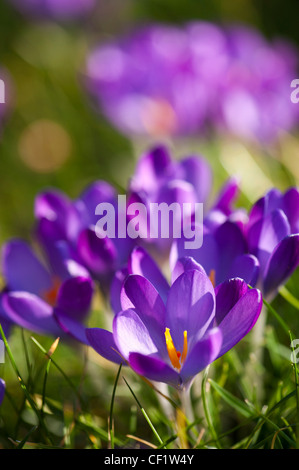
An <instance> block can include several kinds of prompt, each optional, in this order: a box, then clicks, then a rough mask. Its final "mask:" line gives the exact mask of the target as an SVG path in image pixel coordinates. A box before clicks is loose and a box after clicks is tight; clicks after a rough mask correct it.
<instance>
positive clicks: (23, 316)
mask: <svg viewBox="0 0 299 470" xmlns="http://www.w3.org/2000/svg"><path fill="white" fill-rule="evenodd" d="M2 299H3V308H4V310H5V312H6V314H7V316H8V318H9V319H10V320H11V321H12V322H13V323H15V324H16V325H19V326H20V327H22V328H26V329H27V330H30V331H34V332H35V333H41V334H48V333H49V334H52V335H56V336H60V335H61V330H60V328H59V326H58V325H57V323H56V321H55V318H54V316H53V309H52V308H51V307H50V305H48V304H47V303H46V302H44V301H43V300H41V299H40V298H39V297H37V296H36V295H34V294H31V293H29V292H12V293H8V294H4V295H3V298H2Z"/></svg>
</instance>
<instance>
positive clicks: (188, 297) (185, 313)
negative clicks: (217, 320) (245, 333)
mask: <svg viewBox="0 0 299 470" xmlns="http://www.w3.org/2000/svg"><path fill="white" fill-rule="evenodd" d="M214 315H215V294H214V288H213V285H212V283H211V281H210V280H209V278H208V277H207V276H206V275H204V274H203V273H201V272H200V271H197V270H194V271H186V272H184V273H183V274H182V275H181V276H180V277H179V278H178V279H177V280H176V281H175V282H174V284H172V286H171V288H170V292H169V296H168V299H167V305H166V327H167V328H169V329H170V333H171V336H172V338H173V341H174V344H175V346H176V349H177V350H179V351H182V349H183V332H184V331H185V330H187V333H188V342H189V345H190V344H191V343H192V341H193V340H194V339H196V338H197V339H199V338H200V337H201V336H203V334H204V332H205V331H206V329H207V328H208V326H209V325H210V323H211V321H212V319H213V317H214Z"/></svg>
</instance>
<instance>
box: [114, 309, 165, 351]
mask: <svg viewBox="0 0 299 470" xmlns="http://www.w3.org/2000/svg"><path fill="white" fill-rule="evenodd" d="M113 337H114V341H115V344H116V345H117V348H118V350H119V351H120V353H121V355H122V356H123V357H124V358H125V359H126V360H128V358H129V354H130V353H132V352H139V353H140V354H145V355H153V354H156V353H157V352H158V349H157V346H156V345H155V344H154V342H153V338H152V337H151V335H150V333H149V331H148V329H147V328H146V326H145V325H144V323H143V322H142V320H141V319H140V317H139V315H138V314H137V313H136V312H135V311H134V310H132V309H128V310H125V311H123V312H120V313H118V314H117V315H115V317H114V320H113Z"/></svg>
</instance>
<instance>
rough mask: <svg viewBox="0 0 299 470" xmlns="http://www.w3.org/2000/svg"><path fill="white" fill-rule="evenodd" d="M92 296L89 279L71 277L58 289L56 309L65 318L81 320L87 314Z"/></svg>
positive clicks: (91, 283)
mask: <svg viewBox="0 0 299 470" xmlns="http://www.w3.org/2000/svg"><path fill="white" fill-rule="evenodd" d="M92 295H93V282H92V280H91V279H90V278H85V277H73V278H70V279H67V280H66V281H64V282H63V283H62V285H61V287H60V289H59V292H58V298H57V308H59V309H61V310H62V311H63V312H64V313H65V314H66V315H67V316H69V317H70V318H73V319H76V320H81V321H82V320H83V319H84V318H85V317H86V315H87V314H88V313H89V309H90V306H91V301H92Z"/></svg>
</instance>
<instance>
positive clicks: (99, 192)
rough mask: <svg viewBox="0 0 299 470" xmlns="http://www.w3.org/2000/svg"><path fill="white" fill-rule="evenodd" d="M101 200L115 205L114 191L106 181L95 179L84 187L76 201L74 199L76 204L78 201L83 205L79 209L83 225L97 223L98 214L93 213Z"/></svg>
mask: <svg viewBox="0 0 299 470" xmlns="http://www.w3.org/2000/svg"><path fill="white" fill-rule="evenodd" d="M102 202H105V203H109V204H112V205H113V206H116V203H117V197H116V191H115V189H114V188H113V186H111V185H110V184H109V183H107V182H106V181H95V182H94V183H92V184H91V185H90V186H88V187H87V188H86V189H85V191H84V192H83V193H82V194H81V196H80V198H79V199H78V201H76V204H77V203H80V205H82V206H83V207H81V209H80V211H81V214H82V217H83V218H84V224H85V226H89V225H95V224H96V223H97V221H98V216H97V215H96V214H95V210H96V207H97V205H98V204H100V203H102ZM82 212H83V213H82Z"/></svg>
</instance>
